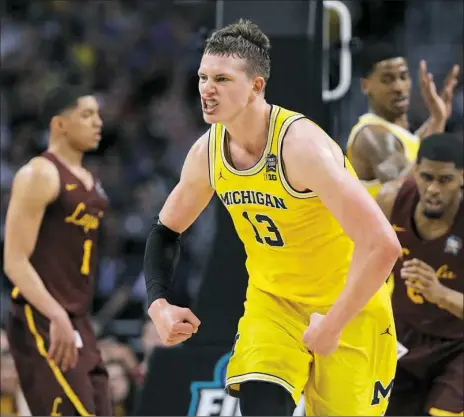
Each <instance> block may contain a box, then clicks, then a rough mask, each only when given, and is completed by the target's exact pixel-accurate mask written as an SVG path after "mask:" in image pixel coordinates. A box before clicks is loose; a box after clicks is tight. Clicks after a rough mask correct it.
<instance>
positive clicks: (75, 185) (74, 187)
mask: <svg viewBox="0 0 464 417" xmlns="http://www.w3.org/2000/svg"><path fill="white" fill-rule="evenodd" d="M65 188H66V191H72V190H75V189H76V188H77V184H66V185H65Z"/></svg>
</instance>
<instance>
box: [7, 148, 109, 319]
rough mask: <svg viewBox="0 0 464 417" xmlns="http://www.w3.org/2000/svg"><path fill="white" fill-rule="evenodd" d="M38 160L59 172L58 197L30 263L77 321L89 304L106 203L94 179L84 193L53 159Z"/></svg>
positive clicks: (46, 154)
mask: <svg viewBox="0 0 464 417" xmlns="http://www.w3.org/2000/svg"><path fill="white" fill-rule="evenodd" d="M41 156H42V157H44V158H47V159H48V160H49V161H51V162H52V163H53V164H54V165H55V166H56V168H57V169H58V172H59V176H60V191H59V194H58V197H57V198H56V200H55V201H54V202H52V203H51V204H50V205H49V206H48V207H47V208H46V211H45V214H44V217H43V220H42V224H41V226H40V230H39V234H38V238H37V243H36V246H35V250H34V252H33V253H32V256H31V258H30V262H31V264H32V266H33V267H34V268H35V270H36V271H37V273H38V274H39V276H40V278H41V279H42V280H43V282H44V284H45V286H46V288H47V289H48V291H49V292H50V294H51V295H52V296H53V297H54V298H55V299H56V300H57V301H58V302H59V303H60V304H61V305H62V306H63V307H64V308H65V309H66V311H68V312H69V313H71V314H74V315H82V314H85V313H86V312H87V309H88V308H89V306H90V304H91V302H92V298H93V290H94V276H95V269H96V266H97V248H98V232H99V227H100V222H101V220H102V218H103V215H104V213H105V211H106V209H107V206H108V200H107V197H106V195H105V192H104V191H103V188H102V186H101V184H100V182H99V181H98V180H97V179H95V178H94V185H93V187H92V188H91V189H90V190H88V189H87V188H86V187H85V186H84V184H83V183H82V181H80V180H79V179H78V178H77V177H76V176H75V175H74V174H72V173H71V171H70V170H69V169H68V168H67V167H66V166H65V165H64V164H62V163H61V162H60V161H59V160H58V159H57V158H56V157H55V156H54V155H53V154H52V153H49V152H44V153H43V154H42V155H41ZM14 293H15V291H13V295H15V294H14ZM15 298H16V299H18V298H21V296H20V294H16V297H15Z"/></svg>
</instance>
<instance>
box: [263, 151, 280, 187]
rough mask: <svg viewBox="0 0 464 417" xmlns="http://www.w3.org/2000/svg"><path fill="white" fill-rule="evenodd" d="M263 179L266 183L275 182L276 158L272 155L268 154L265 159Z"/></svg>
mask: <svg viewBox="0 0 464 417" xmlns="http://www.w3.org/2000/svg"><path fill="white" fill-rule="evenodd" d="M264 179H265V180H267V181H277V156H276V155H274V154H272V153H270V154H269V155H268V156H267V159H266V172H265V173H264Z"/></svg>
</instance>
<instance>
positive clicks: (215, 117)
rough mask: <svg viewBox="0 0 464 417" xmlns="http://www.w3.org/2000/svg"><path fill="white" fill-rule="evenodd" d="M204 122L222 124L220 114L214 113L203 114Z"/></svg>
mask: <svg viewBox="0 0 464 417" xmlns="http://www.w3.org/2000/svg"><path fill="white" fill-rule="evenodd" d="M203 120H204V121H205V123H208V124H210V125H212V124H214V123H220V122H221V120H222V118H221V115H220V113H219V112H214V113H207V112H203Z"/></svg>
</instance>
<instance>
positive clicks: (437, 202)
mask: <svg viewBox="0 0 464 417" xmlns="http://www.w3.org/2000/svg"><path fill="white" fill-rule="evenodd" d="M426 203H427V206H428V207H429V208H432V209H439V208H441V206H442V204H441V201H440V200H426Z"/></svg>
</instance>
